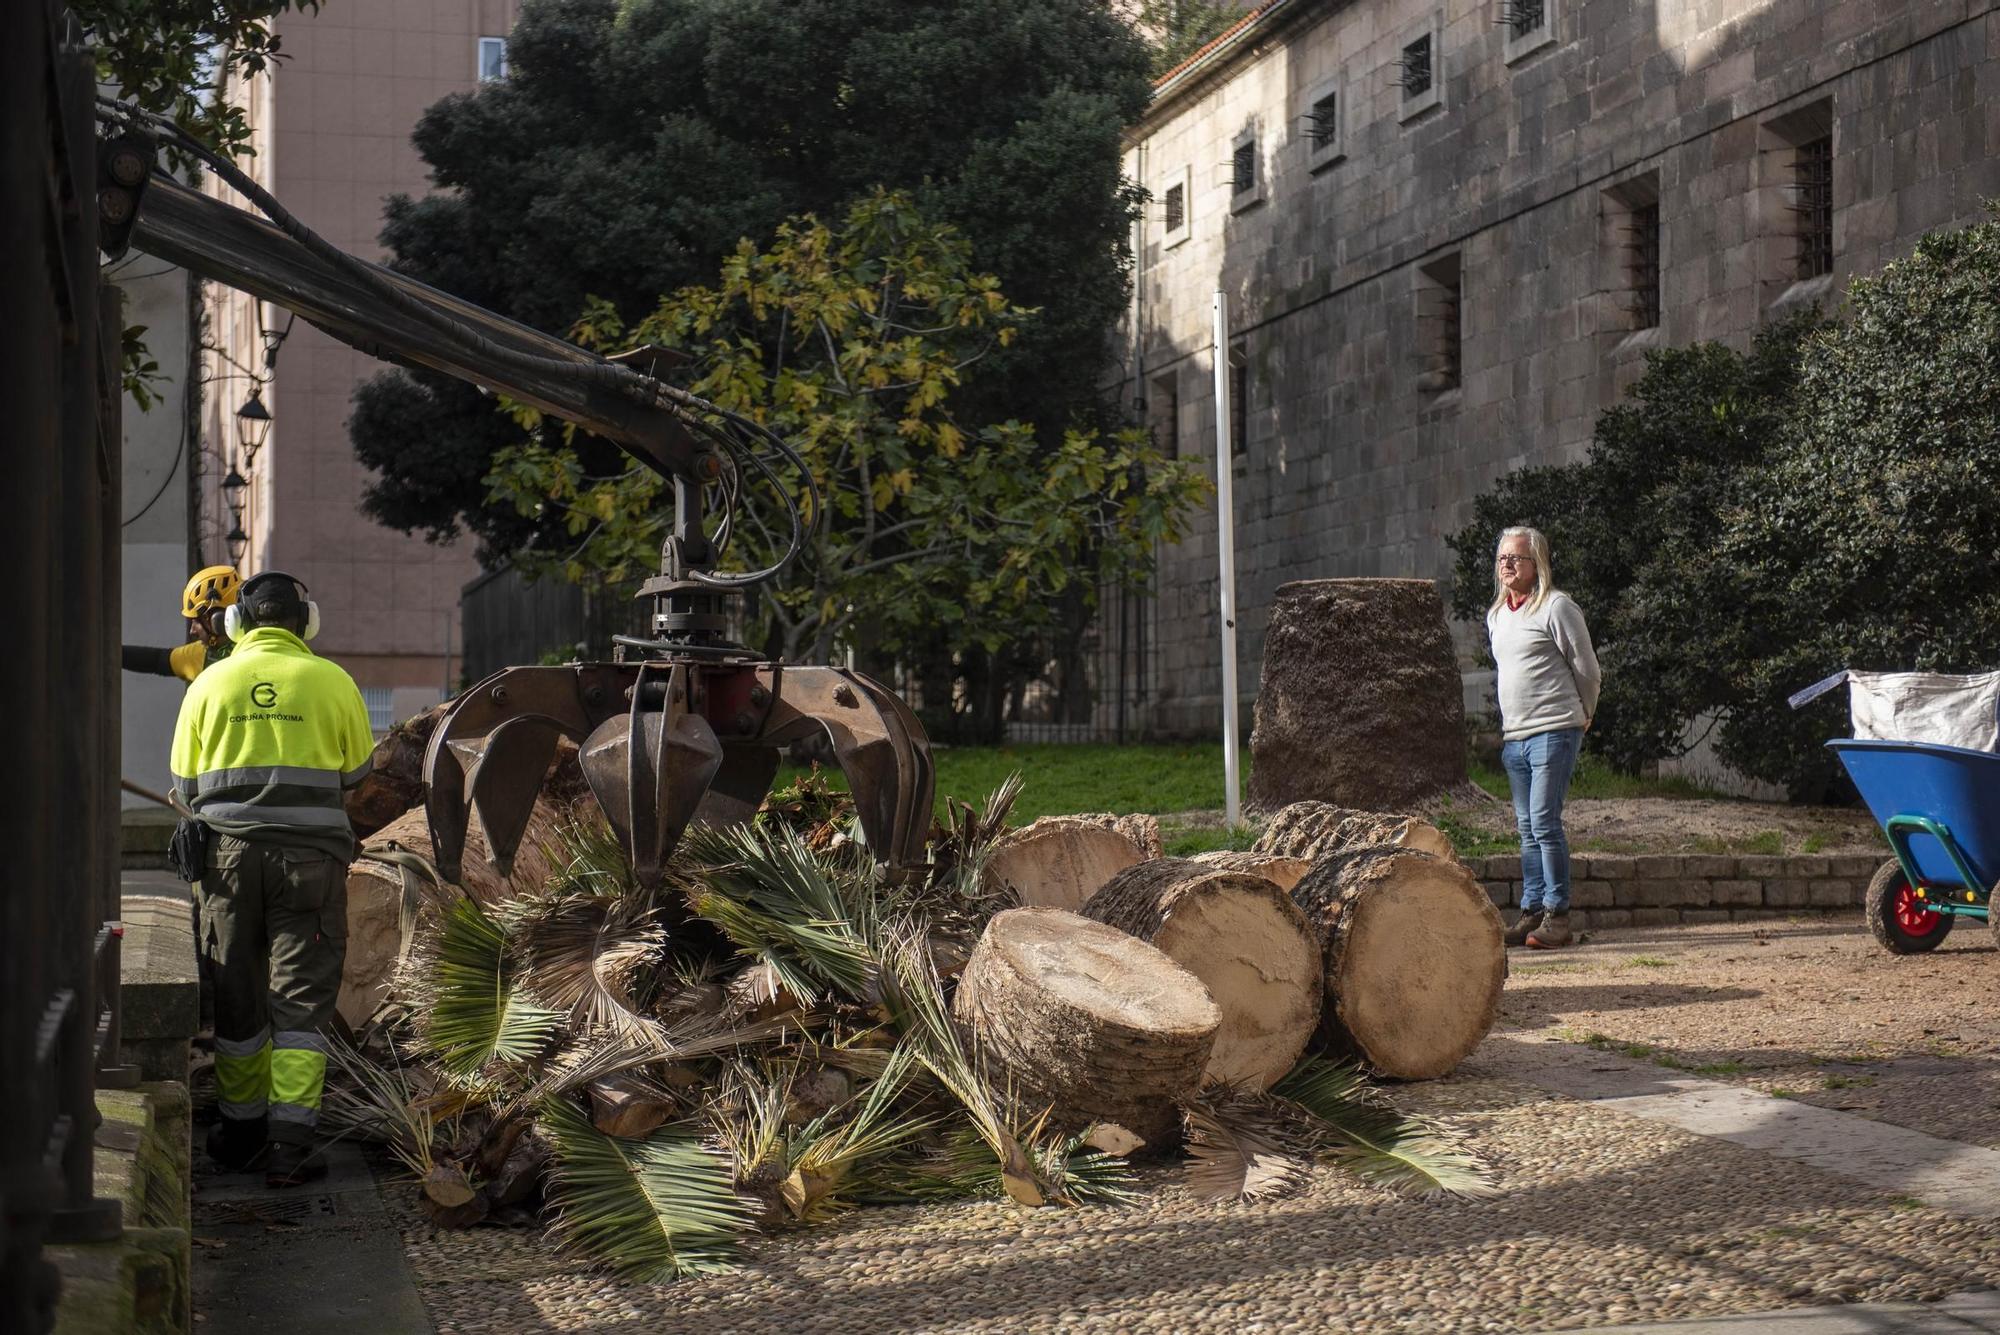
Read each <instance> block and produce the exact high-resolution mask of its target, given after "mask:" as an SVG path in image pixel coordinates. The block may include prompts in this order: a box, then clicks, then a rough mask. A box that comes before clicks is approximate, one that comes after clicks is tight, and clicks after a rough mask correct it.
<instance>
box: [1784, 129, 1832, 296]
mask: <svg viewBox="0 0 2000 1335" xmlns="http://www.w3.org/2000/svg"><path fill="white" fill-rule="evenodd" d="M1794 155H1795V156H1794V163H1795V166H1794V169H1793V170H1794V173H1795V177H1794V194H1795V195H1796V198H1795V199H1794V201H1793V203H1792V210H1793V212H1794V213H1796V214H1797V215H1798V220H1799V223H1798V227H1799V277H1800V278H1818V277H1820V276H1821V275H1822V274H1830V273H1832V272H1833V136H1832V135H1822V136H1820V137H1819V138H1818V139H1812V140H1808V141H1807V142H1805V143H1803V144H1800V145H1799V146H1798V148H1797V149H1795V150H1794Z"/></svg>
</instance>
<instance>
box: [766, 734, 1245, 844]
mask: <svg viewBox="0 0 2000 1335" xmlns="http://www.w3.org/2000/svg"><path fill="white" fill-rule="evenodd" d="M931 758H932V760H934V761H935V762H936V764H937V799H938V810H939V811H940V812H942V811H943V810H944V800H945V799H946V798H947V797H955V798H958V799H959V800H960V801H964V802H970V803H972V805H974V806H978V805H980V804H981V803H983V802H984V801H985V800H986V795H987V794H988V793H990V792H992V791H993V790H994V789H995V788H998V787H999V786H1000V783H1001V781H1002V780H1003V779H1005V778H1006V777H1007V776H1008V775H1009V774H1012V773H1013V772H1014V771H1016V770H1019V771H1020V772H1021V780H1022V788H1021V796H1020V797H1019V799H1017V800H1016V801H1015V803H1014V823H1015V824H1016V825H1023V824H1026V823H1027V822H1028V821H1031V820H1034V819H1036V818H1037V817H1041V816H1066V815H1070V814H1071V813H1073V812H1078V811H1109V812H1113V813H1115V814H1117V815H1121V816H1122V815H1125V814H1126V813H1128V812H1133V811H1143V812H1150V813H1152V814H1154V815H1160V814H1164V813H1169V812H1176V811H1201V810H1213V809H1215V808H1218V807H1220V806H1221V805H1222V744H1221V743H1220V742H1216V743H1207V744H1203V743H1188V744H1186V745H1178V744H1169V745H1140V744H1136V743H1135V744H1133V745H1129V746H1114V745H1109V744H1101V745H1100V744H1083V745H1069V744H1063V743H1045V744H1038V745H1023V746H940V747H937V748H936V749H934V750H933V751H932V752H931ZM1243 771H1244V774H1245V776H1246V777H1247V776H1248V774H1249V772H1250V755H1249V750H1248V748H1247V747H1246V748H1245V750H1244V753H1243ZM797 773H798V770H797V769H796V768H795V767H792V766H787V767H786V768H784V769H782V770H780V771H779V773H778V778H777V783H779V784H784V783H789V782H790V781H791V779H792V777H793V776H794V775H795V774H797ZM827 777H828V778H829V779H831V780H832V782H833V784H834V786H835V787H840V788H844V787H846V786H847V785H846V783H845V781H844V778H843V776H842V775H841V774H840V773H839V772H838V771H832V772H829V774H828V776H827Z"/></svg>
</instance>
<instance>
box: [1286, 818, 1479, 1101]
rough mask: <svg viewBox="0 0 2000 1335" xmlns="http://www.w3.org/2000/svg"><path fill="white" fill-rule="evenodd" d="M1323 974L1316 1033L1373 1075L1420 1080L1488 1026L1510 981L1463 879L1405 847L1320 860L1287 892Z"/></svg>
mask: <svg viewBox="0 0 2000 1335" xmlns="http://www.w3.org/2000/svg"><path fill="white" fill-rule="evenodd" d="M1292 899H1293V901H1294V902H1296V903H1297V904H1298V906H1299V907H1300V908H1301V909H1303V910H1305V915H1306V919H1307V921H1308V922H1310V923H1311V924H1312V926H1313V930H1314V931H1315V933H1316V934H1317V935H1318V937H1319V941H1320V946H1321V949H1322V951H1323V952H1324V960H1325V965H1326V1005H1325V1007H1324V1009H1323V1010H1322V1012H1321V1015H1320V1031H1321V1033H1322V1035H1323V1036H1324V1037H1325V1039H1326V1043H1327V1047H1328V1049H1329V1050H1330V1051H1331V1052H1332V1053H1333V1054H1334V1055H1336V1056H1343V1057H1353V1058H1355V1059H1357V1060H1359V1061H1360V1062H1361V1063H1362V1064H1363V1065H1364V1066H1366V1067H1367V1068H1368V1069H1369V1070H1371V1071H1373V1072H1375V1073H1376V1074H1377V1075H1384V1076H1392V1077H1395V1078H1397V1079H1403V1080H1428V1079H1431V1078H1433V1077H1436V1076H1441V1075H1444V1074H1446V1073H1447V1072H1449V1071H1450V1070H1451V1069H1452V1068H1453V1067H1455V1066H1457V1065H1458V1063H1459V1062H1460V1061H1462V1060H1464V1059H1465V1057H1466V1056H1467V1054H1469V1053H1470V1052H1471V1051H1472V1050H1473V1049H1474V1048H1476V1047H1478V1046H1479V1041H1480V1040H1481V1039H1483V1038H1484V1037H1485V1036H1486V1033H1487V1031H1488V1030H1490V1029H1491V1028H1492V1027H1493V1021H1494V1017H1495V1016H1496V1015H1498V1013H1499V1010H1500V985H1501V982H1502V980H1503V979H1505V977H1506V973H1507V952H1506V947H1505V946H1504V945H1503V944H1502V943H1501V940H1500V914H1499V912H1498V911H1497V910H1496V909H1495V908H1494V907H1493V903H1492V901H1491V900H1489V899H1488V898H1487V897H1486V892H1485V891H1484V890H1482V889H1480V886H1479V882H1477V881H1475V880H1474V879H1472V873H1471V872H1469V871H1467V870H1466V869H1465V868H1464V867H1463V866H1461V865H1459V864H1458V863H1457V862H1453V861H1448V860H1446V859H1443V858H1436V857H1432V856H1431V855H1430V854H1428V853H1420V852H1417V851H1415V850H1413V849H1408V848H1397V847H1393V846H1376V847H1369V848H1356V849H1349V850H1347V851H1345V852H1340V853H1334V854H1331V855H1329V856H1326V857H1323V858H1320V859H1318V860H1317V861H1316V862H1315V863H1314V864H1313V868H1312V870H1311V871H1309V872H1307V873H1306V875H1305V877H1304V879H1302V880H1300V882H1299V883H1298V884H1297V885H1295V886H1293V887H1292Z"/></svg>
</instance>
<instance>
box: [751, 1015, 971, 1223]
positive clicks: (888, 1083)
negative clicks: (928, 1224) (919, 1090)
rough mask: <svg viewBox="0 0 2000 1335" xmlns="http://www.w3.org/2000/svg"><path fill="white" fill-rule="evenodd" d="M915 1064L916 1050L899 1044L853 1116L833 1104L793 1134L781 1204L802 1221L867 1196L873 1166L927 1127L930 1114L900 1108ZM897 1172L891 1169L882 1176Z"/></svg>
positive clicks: (871, 1187) (912, 1141)
mask: <svg viewBox="0 0 2000 1335" xmlns="http://www.w3.org/2000/svg"><path fill="white" fill-rule="evenodd" d="M917 1069H918V1061H917V1055H916V1051H915V1049H914V1048H912V1047H910V1046H909V1045H907V1044H906V1045H904V1046H902V1047H899V1048H897V1049H896V1051H895V1052H894V1053H892V1054H891V1055H890V1057H889V1062H888V1065H887V1066H886V1067H885V1068H884V1070H883V1073H882V1075H881V1077H880V1078H879V1079H877V1080H876V1081H875V1082H874V1083H873V1084H871V1085H870V1086H869V1087H868V1092H867V1094H866V1095H864V1096H862V1097H861V1098H860V1099H859V1102H858V1106H856V1107H854V1109H853V1112H852V1114H851V1115H848V1110H847V1108H844V1107H843V1108H836V1109H834V1110H832V1111H830V1112H828V1113H826V1114H824V1115H823V1116H820V1117H817V1118H815V1119H814V1120H813V1121H811V1122H809V1123H807V1124H806V1125H805V1126H804V1127H803V1128H801V1129H800V1130H799V1131H798V1132H797V1133H796V1134H795V1135H794V1136H793V1137H792V1139H791V1142H790V1144H789V1145H788V1147H787V1157H788V1158H789V1160H790V1162H791V1168H792V1172H791V1176H790V1178H788V1179H787V1182H786V1187H787V1190H786V1193H785V1203H786V1205H787V1206H788V1207H789V1208H790V1209H791V1210H792V1213H793V1214H794V1215H795V1216H797V1217H798V1218H799V1219H800V1220H801V1221H806V1222H810V1221H813V1220H817V1219H821V1218H824V1217H825V1216H826V1215H828V1214H831V1213H832V1212H834V1211H836V1210H840V1209H844V1208H846V1207H847V1206H848V1205H849V1204H851V1203H853V1202H856V1201H859V1200H863V1199H866V1198H868V1196H869V1195H870V1194H871V1193H872V1191H873V1190H874V1189H875V1187H876V1186H877V1184H878V1174H877V1171H876V1170H879V1169H880V1168H881V1167H882V1166H883V1165H885V1164H888V1163H889V1162H890V1161H891V1160H893V1159H894V1158H895V1157H896V1156H897V1155H899V1154H901V1153H903V1152H904V1151H905V1150H907V1149H908V1148H909V1147H910V1146H912V1145H914V1144H915V1143H916V1142H917V1141H918V1140H920V1139H922V1138H923V1137H924V1136H926V1135H928V1134H929V1133H930V1132H931V1130H932V1128H933V1127H934V1126H935V1125H936V1123H935V1121H934V1120H933V1119H931V1118H929V1117H924V1116H921V1115H914V1114H912V1113H910V1112H908V1111H907V1110H905V1109H902V1108H901V1107H899V1100H900V1099H901V1098H902V1095H903V1093H904V1091H905V1090H907V1089H908V1088H909V1086H910V1084H911V1082H912V1080H913V1079H914V1077H915V1075H916V1073H917ZM843 1119H844V1120H843ZM898 1176H900V1175H899V1174H897V1173H895V1172H894V1171H891V1172H890V1173H888V1175H887V1178H886V1180H889V1181H893V1180H895V1179H896V1178H897V1177H898Z"/></svg>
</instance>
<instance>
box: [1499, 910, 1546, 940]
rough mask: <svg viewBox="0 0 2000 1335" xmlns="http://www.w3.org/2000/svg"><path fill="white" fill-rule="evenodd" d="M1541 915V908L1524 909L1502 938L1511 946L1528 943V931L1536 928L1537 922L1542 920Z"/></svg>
mask: <svg viewBox="0 0 2000 1335" xmlns="http://www.w3.org/2000/svg"><path fill="white" fill-rule="evenodd" d="M1541 917H1542V915H1541V911H1540V910H1539V909H1522V910H1521V915H1520V916H1519V917H1517V918H1515V919H1514V925H1513V926H1512V927H1509V928H1508V929H1507V934H1506V935H1505V936H1504V937H1502V938H1501V940H1503V941H1505V942H1506V943H1507V944H1508V945H1510V946H1525V945H1527V944H1528V933H1530V932H1532V931H1534V930H1535V924H1536V923H1537V922H1539V921H1541Z"/></svg>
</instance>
